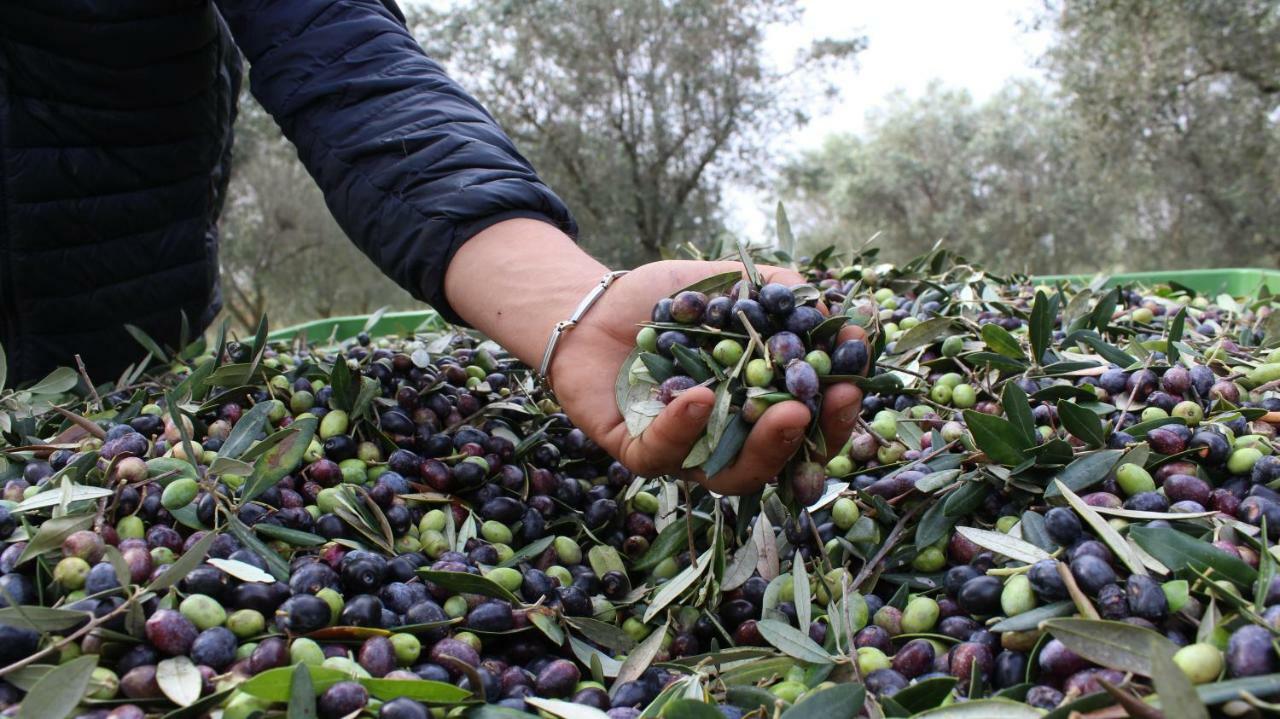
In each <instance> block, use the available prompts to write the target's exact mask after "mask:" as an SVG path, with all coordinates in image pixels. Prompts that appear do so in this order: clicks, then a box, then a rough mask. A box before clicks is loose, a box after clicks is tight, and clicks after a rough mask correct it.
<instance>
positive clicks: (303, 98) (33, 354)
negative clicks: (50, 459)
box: [0, 0, 576, 383]
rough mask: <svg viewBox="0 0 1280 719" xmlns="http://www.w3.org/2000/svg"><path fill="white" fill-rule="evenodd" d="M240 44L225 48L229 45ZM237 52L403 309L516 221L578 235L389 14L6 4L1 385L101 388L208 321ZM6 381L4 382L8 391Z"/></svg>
mask: <svg viewBox="0 0 1280 719" xmlns="http://www.w3.org/2000/svg"><path fill="white" fill-rule="evenodd" d="M233 40H234V43H233ZM237 45H238V46H239V51H240V52H243V55H244V59H247V60H248V62H249V66H250V81H251V85H250V86H251V89H252V91H253V94H254V96H255V97H256V98H257V99H258V101H259V102H261V103H262V105H263V106H264V107H265V108H266V109H267V110H268V111H269V112H270V113H271V114H272V116H274V117H275V119H276V122H277V123H278V124H279V125H280V127H281V129H282V130H283V131H284V133H285V135H286V136H287V137H288V138H289V139H290V140H291V141H292V142H293V143H294V144H295V145H296V146H297V149H298V155H299V157H300V158H301V159H302V161H303V163H304V164H305V165H306V167H307V169H308V170H309V171H310V172H311V175H312V177H314V178H315V180H316V182H317V183H318V184H319V186H320V187H321V189H322V190H323V191H324V195H325V199H326V201H327V203H328V205H329V208H330V210H331V211H332V212H333V214H334V216H335V217H336V218H337V220H338V222H339V224H340V225H341V226H342V228H343V229H344V230H345V231H346V233H347V235H348V236H349V237H350V238H351V239H352V240H353V241H354V242H355V243H356V244H357V245H358V246H359V247H360V248H361V250H363V251H364V252H365V254H367V255H368V256H369V257H370V258H371V259H372V260H373V261H374V262H375V263H376V264H377V265H378V266H379V267H380V268H381V269H382V270H383V271H384V272H385V273H386V274H388V275H389V276H390V277H391V278H392V279H394V280H395V281H396V282H397V283H399V284H400V285H401V286H403V287H405V288H406V289H408V290H409V291H410V292H411V293H412V294H413V295H414V296H415V297H417V298H419V299H421V300H424V301H426V302H428V303H431V304H432V305H434V306H435V307H436V308H437V309H440V310H441V311H443V312H444V313H445V314H446V315H448V316H449V317H450V318H451V319H455V320H456V319H457V318H456V317H455V316H454V315H453V314H452V312H451V311H450V310H449V308H448V307H447V304H446V303H445V302H444V297H443V287H442V283H443V277H444V270H445V267H446V266H447V264H448V262H449V259H450V258H451V257H452V255H453V253H454V252H455V251H456V250H457V248H458V247H459V246H460V245H461V243H463V242H465V241H466V240H467V239H468V238H470V237H471V236H473V235H474V234H476V233H477V232H479V231H480V230H482V229H484V228H485V227H487V226H489V225H491V224H493V223H495V222H497V221H500V220H503V219H507V218H512V217H533V218H539V219H544V220H546V221H548V222H551V223H553V224H555V225H557V226H559V227H560V228H562V229H563V230H565V231H566V232H569V233H570V234H573V233H574V232H575V231H576V228H575V227H574V224H573V220H572V218H571V217H570V215H569V213H568V211H567V209H566V208H565V207H564V205H563V203H562V202H561V201H560V200H559V199H558V198H557V197H556V196H555V194H554V193H552V192H551V190H549V189H548V188H547V187H546V186H545V185H543V184H542V183H541V182H540V181H539V180H538V177H537V175H536V174H535V173H534V171H533V169H532V168H531V167H530V166H529V163H528V162H527V161H526V160H525V159H524V158H523V157H521V156H520V154H519V153H518V152H517V151H516V149H515V147H514V146H513V145H512V143H511V141H510V139H508V138H507V136H506V135H505V134H504V133H503V132H502V130H501V129H500V128H499V127H498V126H497V125H496V124H495V122H494V120H493V118H492V117H490V115H489V114H488V113H487V112H485V110H484V108H483V107H481V106H480V105H479V103H477V102H476V101H475V100H474V99H472V98H471V97H470V96H468V95H467V94H466V93H465V92H464V91H463V90H462V89H461V88H460V87H459V86H458V85H457V83H455V82H454V81H453V80H451V79H450V78H449V77H448V76H447V75H446V74H445V73H444V71H443V69H442V68H441V67H440V66H439V65H438V64H437V63H435V62H433V61H432V60H431V59H429V58H428V57H426V56H425V55H424V54H423V52H422V50H421V48H420V47H419V45H418V44H417V43H416V42H415V41H414V39H413V37H412V36H411V35H410V33H409V32H408V30H406V28H405V27H404V24H403V18H402V16H401V15H400V12H399V10H398V9H397V8H396V7H395V4H394V2H392V0H386V1H385V2H382V1H380V0H217V2H216V3H214V2H210V0H5V2H0V343H3V346H4V348H5V350H6V353H7V355H8V361H9V370H10V377H11V378H14V377H17V378H25V379H30V378H34V377H37V376H39V375H41V374H42V373H44V372H47V371H48V370H49V369H51V368H52V367H54V366H56V365H59V364H71V363H72V362H73V361H74V357H73V355H74V354H75V353H79V354H81V355H82V357H83V358H84V360H85V361H86V363H87V364H88V366H89V370H90V373H91V375H92V376H93V377H94V379H95V380H96V381H106V380H112V379H114V378H115V376H116V375H117V374H118V373H119V372H120V370H121V369H122V368H123V367H124V366H125V365H126V364H128V363H129V362H131V361H134V360H136V359H139V358H140V357H141V356H142V351H141V350H140V349H139V348H138V346H137V345H136V344H135V343H134V342H133V340H132V339H130V338H129V337H128V335H127V334H125V333H124V331H123V325H124V324H125V323H131V324H136V325H139V326H141V327H142V328H143V329H145V330H146V331H148V332H149V333H151V334H152V335H153V336H155V337H156V338H157V339H160V340H161V341H162V342H167V343H169V344H171V345H172V344H176V342H177V337H178V333H179V327H180V323H181V319H180V317H181V314H182V313H185V314H186V316H187V317H188V318H189V321H190V323H191V324H192V325H193V327H196V328H202V327H204V326H206V325H207V323H208V322H209V321H210V320H211V319H212V317H213V315H214V314H215V313H216V312H217V311H218V309H219V291H218V275H217V257H216V253H217V226H216V222H217V217H218V213H219V211H220V209H221V205H222V202H223V197H224V194H225V190H226V184H227V176H228V168H229V164H230V153H231V125H232V123H233V120H234V117H235V100H236V95H237V92H238V89H239V84H240V67H241V56H240V53H239V52H237V50H236V46H237ZM11 383H12V380H11Z"/></svg>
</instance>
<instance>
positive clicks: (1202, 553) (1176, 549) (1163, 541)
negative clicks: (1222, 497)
mask: <svg viewBox="0 0 1280 719" xmlns="http://www.w3.org/2000/svg"><path fill="white" fill-rule="evenodd" d="M1129 537H1130V538H1131V539H1133V540H1134V541H1135V542H1137V544H1138V546H1139V547H1142V548H1143V549H1144V550H1146V551H1147V552H1148V553H1149V554H1151V556H1153V557H1155V558H1156V559H1157V560H1159V561H1160V563H1161V564H1163V565H1165V566H1166V567H1168V568H1169V569H1170V570H1172V571H1175V572H1176V571H1178V570H1180V569H1185V568H1187V567H1197V568H1200V569H1212V570H1214V571H1215V572H1216V573H1217V574H1220V575H1222V576H1223V577H1225V578H1227V579H1230V580H1231V581H1232V582H1234V583H1236V584H1239V585H1242V586H1246V587H1249V586H1252V585H1253V582H1254V581H1255V580H1256V579H1257V578H1258V572H1257V570H1255V569H1254V568H1253V567H1251V566H1249V565H1248V564H1246V563H1245V562H1244V561H1243V560H1241V559H1239V558H1237V557H1234V556H1232V555H1230V554H1227V553H1226V552H1224V551H1222V550H1221V549H1218V548H1217V547H1214V546H1213V545H1212V544H1210V543H1208V542H1205V541H1201V540H1197V539H1193V538H1191V537H1189V536H1187V535H1186V534H1183V533H1182V532H1179V531H1178V530H1176V529H1172V528H1169V527H1138V526H1134V527H1130V528H1129Z"/></svg>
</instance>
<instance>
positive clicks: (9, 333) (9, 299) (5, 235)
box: [0, 56, 21, 377]
mask: <svg viewBox="0 0 1280 719" xmlns="http://www.w3.org/2000/svg"><path fill="white" fill-rule="evenodd" d="M7 65H8V63H7V62H6V61H5V59H4V58H3V57H2V56H0V341H3V340H4V339H7V338H11V337H15V336H17V332H18V316H17V311H18V310H17V307H16V306H15V298H14V296H13V255H12V251H11V249H10V248H11V240H10V238H9V194H8V184H9V174H8V166H7V164H6V162H5V161H6V160H7V155H8V146H9V128H8V118H9V84H8V82H6V81H5V77H6V74H7V72H8V68H7ZM9 344H10V345H11V346H10V347H6V348H5V354H6V357H5V359H6V360H7V363H8V365H9V376H10V377H17V376H20V371H21V364H20V362H21V358H20V357H19V356H18V353H17V351H16V350H17V347H16V346H12V345H16V343H14V342H10V343H9Z"/></svg>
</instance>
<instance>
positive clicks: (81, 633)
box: [0, 595, 137, 677]
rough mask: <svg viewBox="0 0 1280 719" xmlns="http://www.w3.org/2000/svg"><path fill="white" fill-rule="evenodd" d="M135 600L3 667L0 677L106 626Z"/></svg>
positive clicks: (133, 599)
mask: <svg viewBox="0 0 1280 719" xmlns="http://www.w3.org/2000/svg"><path fill="white" fill-rule="evenodd" d="M136 599H137V595H134V596H132V597H130V598H129V599H128V600H127V601H125V602H124V603H123V604H121V605H120V606H118V607H116V608H115V609H112V610H111V611H110V612H107V613H106V614H104V615H102V616H101V617H94V618H93V619H91V620H89V623H88V624H85V625H84V626H83V627H80V628H79V629H78V630H76V631H74V632H72V633H71V634H68V635H67V636H65V637H63V638H62V639H60V640H58V641H56V642H54V643H53V644H50V645H49V646H47V647H45V648H44V649H41V650H40V651H38V652H36V653H34V654H32V655H31V656H29V657H26V658H25V659H19V660H18V661H16V662H14V663H12V664H10V665H9V666H7V667H4V668H3V669H0V677H3V676H6V675H8V674H10V673H11V672H15V671H17V670H19V669H21V668H23V667H25V666H27V665H28V664H34V663H35V662H36V661H38V660H40V659H43V658H44V657H47V656H49V655H50V654H53V653H54V652H57V651H59V650H61V649H62V648H63V647H65V646H67V645H68V644H70V643H72V642H74V641H76V640H77V639H79V638H80V637H83V636H84V635H86V634H88V633H89V632H91V631H93V630H94V629H97V628H98V627H100V626H102V625H103V624H106V623H107V622H109V621H111V620H112V619H114V618H115V617H116V616H117V615H119V614H122V613H124V612H125V611H127V610H128V609H129V607H130V606H132V605H133V602H134V601H135V600H136Z"/></svg>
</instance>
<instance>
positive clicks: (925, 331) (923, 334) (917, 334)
mask: <svg viewBox="0 0 1280 719" xmlns="http://www.w3.org/2000/svg"><path fill="white" fill-rule="evenodd" d="M953 326H955V318H952V317H933V318H931V319H927V320H925V321H924V322H921V323H920V324H918V325H916V326H915V327H912V328H911V329H909V330H907V331H906V332H903V333H902V335H901V336H899V337H898V339H897V341H895V342H894V343H893V352H894V354H906V353H907V352H910V351H911V350H914V349H919V348H921V347H926V346H928V345H931V344H933V343H934V342H936V341H938V340H939V339H941V338H942V337H944V336H946V335H947V334H948V333H949V331H950V330H951V328H952V327H953Z"/></svg>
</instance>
